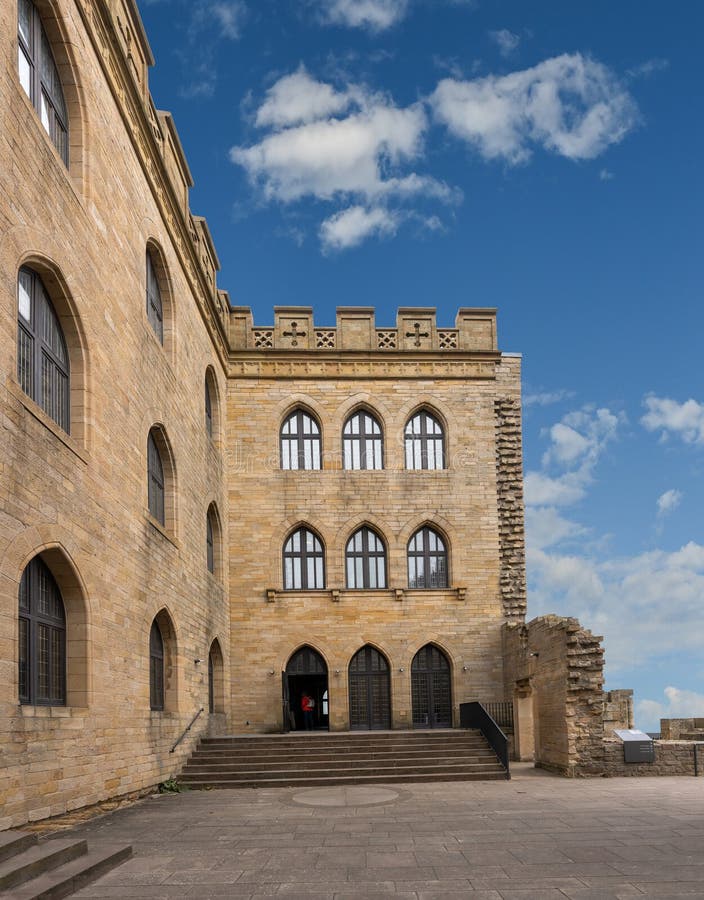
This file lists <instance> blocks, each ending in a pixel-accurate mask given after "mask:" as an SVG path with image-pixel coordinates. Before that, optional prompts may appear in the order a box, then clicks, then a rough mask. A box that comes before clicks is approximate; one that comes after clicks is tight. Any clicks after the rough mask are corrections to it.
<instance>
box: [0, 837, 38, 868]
mask: <svg viewBox="0 0 704 900" xmlns="http://www.w3.org/2000/svg"><path fill="white" fill-rule="evenodd" d="M36 843H37V836H36V834H32V832H31V831H0V862H4V861H5V860H6V859H9V858H10V857H11V856H15V855H16V854H18V853H22V851H23V850H27V849H28V848H29V847H33V846H34V845H35V844H36Z"/></svg>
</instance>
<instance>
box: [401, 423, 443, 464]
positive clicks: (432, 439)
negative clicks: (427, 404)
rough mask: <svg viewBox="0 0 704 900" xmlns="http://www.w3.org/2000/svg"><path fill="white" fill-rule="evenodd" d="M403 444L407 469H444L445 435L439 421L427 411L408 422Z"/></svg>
mask: <svg viewBox="0 0 704 900" xmlns="http://www.w3.org/2000/svg"><path fill="white" fill-rule="evenodd" d="M404 442H405V449H406V468H407V469H444V468H445V434H444V432H443V428H442V425H441V424H440V422H439V420H438V419H437V418H436V417H435V416H434V415H432V414H431V413H429V412H428V411H427V410H425V409H422V410H420V411H419V412H417V413H416V414H415V415H414V416H412V417H411V418H410V419H409V420H408V423H407V424H406V429H405V432H404Z"/></svg>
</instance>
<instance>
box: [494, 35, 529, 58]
mask: <svg viewBox="0 0 704 900" xmlns="http://www.w3.org/2000/svg"><path fill="white" fill-rule="evenodd" d="M489 37H490V38H491V39H492V41H493V42H494V43H495V44H496V46H497V47H498V48H499V53H500V54H501V55H502V56H503V57H508V56H511V54H512V53H513V52H514V51H515V50H516V49H517V48H518V45H519V44H520V43H521V39H520V37H519V36H518V35H517V34H514V33H513V32H512V31H509V30H508V28H500V29H499V30H498V31H490V32H489Z"/></svg>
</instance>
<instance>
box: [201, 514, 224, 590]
mask: <svg viewBox="0 0 704 900" xmlns="http://www.w3.org/2000/svg"><path fill="white" fill-rule="evenodd" d="M205 532H206V533H205V544H206V565H207V569H208V571H209V572H210V574H211V575H214V576H215V578H217V579H218V580H221V579H222V576H223V571H224V566H223V533H222V520H221V518H220V512H219V510H218V505H217V503H216V502H215V501H214V500H213V502H212V503H211V504H210V506H209V507H208V512H207V514H206V521H205Z"/></svg>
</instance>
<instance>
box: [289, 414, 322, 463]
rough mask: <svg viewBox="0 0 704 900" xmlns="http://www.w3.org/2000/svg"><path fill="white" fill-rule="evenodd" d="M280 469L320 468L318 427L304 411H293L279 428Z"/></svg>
mask: <svg viewBox="0 0 704 900" xmlns="http://www.w3.org/2000/svg"><path fill="white" fill-rule="evenodd" d="M281 468H282V469H309V470H312V469H320V468H321V462H320V425H318V423H317V422H316V420H315V419H314V418H313V416H311V414H310V413H308V412H306V411H305V410H304V409H297V410H294V412H292V413H291V415H290V416H289V417H288V418H287V419H286V421H285V422H284V423H283V425H282V426H281Z"/></svg>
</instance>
